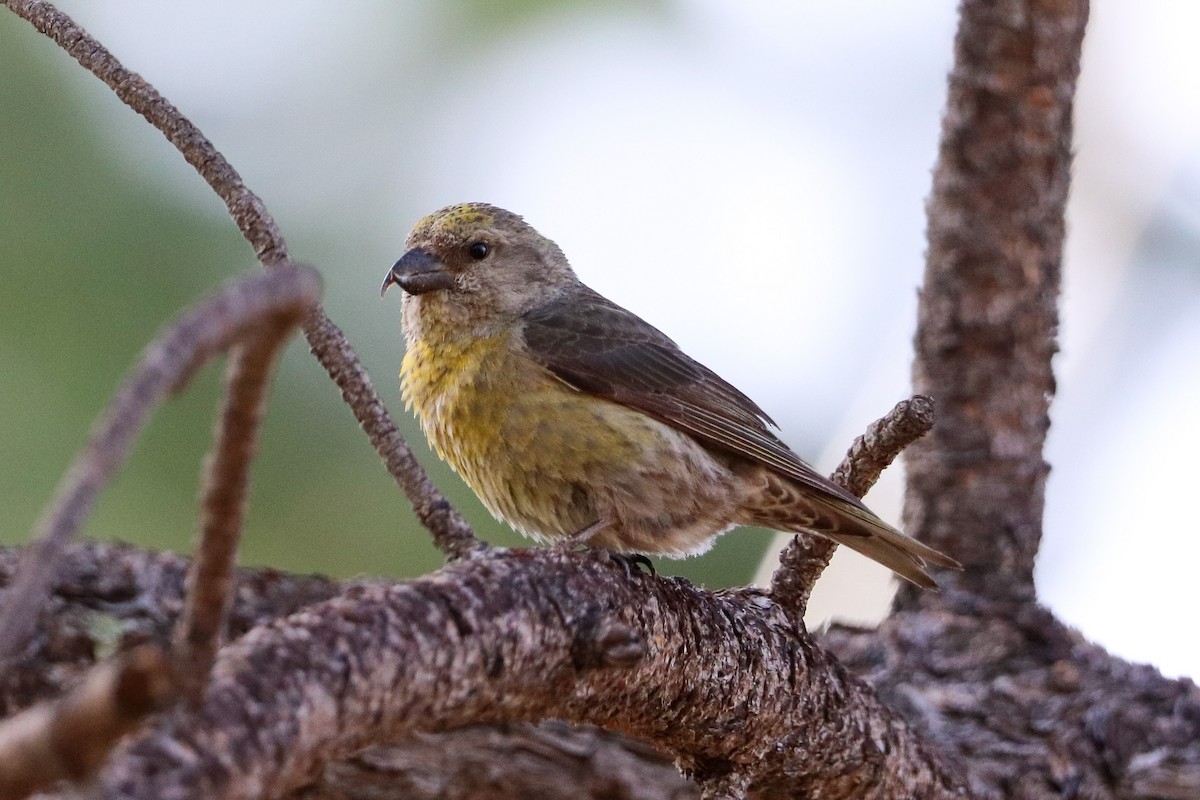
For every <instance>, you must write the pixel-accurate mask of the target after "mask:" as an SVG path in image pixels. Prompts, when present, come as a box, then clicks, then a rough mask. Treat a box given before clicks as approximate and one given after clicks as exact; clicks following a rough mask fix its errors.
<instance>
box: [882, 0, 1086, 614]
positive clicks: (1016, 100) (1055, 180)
mask: <svg viewBox="0 0 1200 800" xmlns="http://www.w3.org/2000/svg"><path fill="white" fill-rule="evenodd" d="M1087 16H1088V4H1087V0H1002V1H1001V2H992V1H991V0H963V3H962V6H961V12H960V20H961V21H960V24H959V29H958V35H957V38H956V40H955V64H954V69H953V70H952V72H951V73H950V86H949V98H948V100H947V107H946V114H945V117H944V119H943V123H942V142H941V147H940V150H939V152H938V161H937V167H936V169H935V171H934V178H933V194H932V196H931V197H930V200H929V205H928V215H929V252H928V255H927V261H926V270H925V284H924V288H923V289H922V291H921V299H920V306H919V310H918V317H919V318H918V329H917V336H916V360H915V362H914V365H913V383H914V386H915V389H916V391H918V392H920V393H921V394H927V395H929V396H930V397H932V398H933V399H934V401H935V402H936V403H937V407H938V425H937V427H936V428H935V429H934V431H933V435H932V436H931V437H929V438H927V439H925V440H924V441H921V442H918V443H917V444H916V445H914V446H913V447H912V449H911V450H910V451H909V453H908V457H907V461H906V465H907V468H908V491H907V493H906V495H905V510H904V527H905V530H907V531H908V533H909V534H911V535H914V536H917V537H918V538H919V539H921V540H922V541H923V542H925V543H926V544H929V545H931V546H932V547H935V548H937V549H939V550H942V551H944V552H947V553H950V554H952V555H953V556H954V557H955V558H957V559H958V560H959V561H961V562H963V564H964V566H965V568H966V569H965V571H964V572H963V573H961V574H958V575H948V576H947V580H948V581H950V582H953V583H954V584H956V585H958V586H962V587H969V588H970V589H971V590H972V591H975V592H979V593H982V594H987V595H992V596H997V597H999V596H1006V597H1013V598H1020V599H1032V598H1033V597H1034V588H1033V562H1034V558H1035V557H1036V555H1037V549H1038V545H1039V543H1040V540H1041V529H1042V527H1041V526H1042V508H1043V501H1044V496H1045V484H1046V475H1047V472H1048V470H1049V468H1048V466H1047V465H1046V463H1045V461H1044V460H1043V458H1042V445H1043V442H1044V440H1045V435H1046V430H1047V428H1048V427H1049V424H1050V423H1049V417H1048V416H1047V411H1048V408H1049V402H1050V398H1051V396H1052V395H1053V394H1054V374H1053V372H1052V370H1051V364H1050V359H1051V356H1053V354H1054V352H1055V350H1056V343H1055V334H1056V332H1057V327H1058V311H1057V301H1058V292H1059V278H1060V272H1061V262H1062V242H1063V218H1064V213H1065V206H1066V201H1067V190H1068V187H1069V185H1070V161H1071V132H1072V130H1071V128H1072V126H1071V114H1072V108H1073V101H1074V97H1075V82H1076V78H1077V77H1078V75H1079V53H1080V48H1081V44H1082V40H1083V30H1084V25H1085V23H1086V22H1087ZM918 595H919V593H917V592H912V591H909V590H908V589H907V587H902V589H901V593H900V595H899V598H898V602H899V603H900V604H901V605H902V606H903V605H908V604H911V603H915V602H919V601H920V598H919V596H918ZM924 602H932V600H931V599H929V598H926V599H925V600H924Z"/></svg>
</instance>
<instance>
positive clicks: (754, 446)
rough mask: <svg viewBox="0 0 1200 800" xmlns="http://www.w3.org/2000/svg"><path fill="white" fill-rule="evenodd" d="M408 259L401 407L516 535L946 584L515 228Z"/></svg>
mask: <svg viewBox="0 0 1200 800" xmlns="http://www.w3.org/2000/svg"><path fill="white" fill-rule="evenodd" d="M406 246H407V247H408V248H409V249H408V251H407V252H406V253H405V254H404V255H403V256H402V257H401V258H400V260H399V261H397V262H396V264H395V265H394V266H393V267H392V269H391V270H390V271H389V272H388V274H387V277H386V278H385V279H384V282H383V289H382V291H384V292H386V291H387V289H388V288H389V287H390V286H391V285H392V284H393V283H394V284H398V285H399V286H400V288H401V289H403V290H404V304H403V317H404V337H405V340H406V342H407V345H408V349H407V352H406V353H405V356H404V364H403V367H402V369H401V373H400V376H401V385H402V388H403V394H404V398H405V402H406V403H407V405H408V406H409V407H411V408H412V409H413V410H414V411H415V412H416V415H417V418H418V419H419V420H420V423H421V426H422V428H423V429H424V431H425V435H426V436H427V437H428V438H429V441H430V443H431V444H432V445H433V448H434V449H435V450H436V451H437V453H438V455H439V456H441V457H442V458H443V459H445V460H446V461H447V462H449V464H450V466H452V467H453V468H454V469H455V471H457V472H458V473H459V475H461V476H462V477H463V479H464V480H465V481H466V482H467V484H468V485H469V486H470V487H471V488H472V489H473V490H474V491H475V493H476V494H477V495H479V498H480V500H482V501H483V504H484V505H485V506H487V508H488V510H489V511H491V512H492V513H493V514H494V515H495V516H497V517H499V518H500V519H502V520H504V521H506V522H508V523H509V524H510V525H512V526H513V527H514V528H516V529H517V530H518V531H520V532H521V533H523V534H525V535H527V536H530V537H533V538H534V539H537V540H541V541H564V540H565V541H567V542H587V543H588V544H590V545H593V546H598V547H605V548H608V549H610V550H614V551H618V552H625V553H660V554H662V555H666V556H672V557H682V556H688V555H694V554H698V553H702V552H704V551H705V550H707V549H708V548H709V547H710V546H711V545H712V542H713V540H714V539H715V538H716V536H717V535H718V534H720V533H722V532H724V531H726V530H728V529H729V528H731V527H733V526H735V525H758V526H763V527H767V528H774V529H777V530H782V531H810V532H812V533H816V534H819V535H821V536H826V537H828V538H830V539H832V540H834V541H836V542H838V543H839V544H844V545H846V546H847V547H850V548H851V549H853V550H857V551H858V552H860V553H862V554H863V555H866V556H868V557H870V558H873V559H875V560H876V561H878V562H880V563H881V564H883V565H885V566H887V567H889V568H891V569H892V570H894V571H895V572H897V573H898V574H900V575H901V576H903V577H905V578H907V579H908V580H910V581H912V582H913V583H916V584H918V585H920V586H927V587H928V586H933V585H934V583H933V580H932V579H931V578H930V577H929V575H928V573H927V572H926V567H927V566H929V565H937V566H945V567H957V566H958V564H957V562H955V561H954V560H953V559H951V558H948V557H947V556H944V555H942V554H941V553H939V552H938V551H936V550H934V549H932V548H929V547H926V546H925V545H923V544H921V543H920V542H918V541H916V540H914V539H911V538H909V537H908V536H905V535H904V534H903V533H901V532H900V531H898V530H896V529H895V528H892V527H891V526H889V525H888V524H887V523H885V522H883V521H882V520H880V519H879V518H878V517H877V516H875V515H874V514H873V513H871V511H869V510H868V509H867V507H866V506H864V505H863V504H862V502H861V501H860V500H859V499H858V498H857V497H855V496H854V495H852V494H850V493H849V492H847V491H846V490H845V489H843V488H841V487H840V486H838V485H837V484H835V483H833V482H831V481H829V480H826V479H825V478H824V477H822V476H821V475H819V474H818V473H817V472H815V471H814V470H813V469H812V467H810V466H809V465H808V464H806V463H804V462H803V461H801V460H800V458H799V456H797V455H796V454H795V453H793V452H792V451H791V450H790V449H789V448H788V447H787V445H785V444H784V443H783V442H781V441H780V440H779V438H778V437H777V436H775V434H774V433H772V432H771V429H770V427H768V426H770V425H773V424H774V423H773V422H771V420H770V419H769V418H768V417H767V415H766V414H765V413H764V412H763V411H762V409H760V408H759V407H758V406H757V405H756V404H755V403H754V402H753V401H752V400H750V399H749V398H748V397H746V396H745V395H744V394H742V393H741V392H739V391H738V390H737V389H735V388H734V387H733V386H731V385H730V384H729V383H727V382H726V381H724V380H722V379H721V378H720V376H718V375H717V374H716V373H714V372H712V371H711V370H709V369H708V368H706V367H704V366H703V365H701V364H699V363H698V362H696V361H694V360H692V359H691V358H689V357H688V356H687V355H686V354H685V353H684V352H683V351H682V350H680V349H679V347H678V346H677V345H676V344H675V343H674V342H673V341H671V339H669V338H667V336H666V335H664V334H663V333H661V332H660V331H658V330H657V329H656V328H654V327H653V326H651V325H650V324H649V323H647V322H645V321H644V320H642V319H641V318H640V317H638V316H637V315H635V314H633V313H632V312H630V311H627V310H625V309H624V308H621V307H620V306H618V305H617V304H616V303H613V302H612V301H610V300H608V299H606V298H604V297H602V296H601V295H599V294H597V293H596V292H594V291H592V290H591V289H589V288H588V287H587V286H585V285H583V284H582V283H581V282H580V281H579V279H578V278H576V277H575V273H574V272H573V271H572V269H571V267H570V265H569V264H568V263H567V259H566V257H565V256H564V255H563V253H562V251H561V250H559V248H558V246H557V245H555V244H554V242H552V241H550V240H549V239H547V238H546V237H544V236H542V235H541V234H539V233H538V232H537V231H535V230H534V229H533V228H532V227H530V226H529V225H528V224H526V223H525V221H524V220H522V219H521V217H519V216H517V215H516V214H513V213H512V212H509V211H505V210H503V209H500V208H496V207H494V206H489V205H484V204H480V203H468V204H463V205H456V206H450V207H448V208H444V209H442V210H440V211H437V212H435V213H433V214H430V215H429V216H428V217H425V218H424V219H422V220H421V221H420V222H418V223H417V224H416V227H414V228H413V230H412V232H411V233H410V234H409V236H408V240H407V243H406ZM568 537H569V538H568Z"/></svg>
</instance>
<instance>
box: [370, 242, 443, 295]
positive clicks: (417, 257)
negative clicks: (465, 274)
mask: <svg viewBox="0 0 1200 800" xmlns="http://www.w3.org/2000/svg"><path fill="white" fill-rule="evenodd" d="M393 283H396V284H399V285H400V288H401V289H403V290H404V291H406V292H408V293H409V294H425V293H426V292H440V291H442V290H444V289H449V288H450V287H452V286H453V285H454V276H453V275H452V274H451V273H449V272H448V271H447V270H446V265H445V264H443V263H442V262H441V261H440V260H439V259H438V257H437V256H435V255H434V254H433V253H431V252H429V251H428V250H422V249H421V248H420V247H414V248H413V249H412V250H409V251H408V252H407V253H405V254H404V255H402V256H400V260H399V261H397V262H396V263H395V264H393V265H392V268H391V269H390V270H389V271H388V274H387V275H386V276H385V277H384V279H383V286H382V287H380V289H379V296H380V297H382V296H383V295H384V294H385V293H386V292H387V290H388V287H389V286H391V285H392V284H393Z"/></svg>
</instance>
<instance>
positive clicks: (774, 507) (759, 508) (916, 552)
mask: <svg viewBox="0 0 1200 800" xmlns="http://www.w3.org/2000/svg"><path fill="white" fill-rule="evenodd" d="M767 476H768V480H767V486H766V487H765V488H764V491H763V492H762V494H761V495H759V497H758V498H756V499H755V501H752V502H751V503H748V504H747V506H746V508H747V510H749V511H751V513H752V516H753V520H752V524H755V525H762V526H765V527H768V528H775V529H776V530H785V531H793V532H797V533H798V532H800V531H806V532H809V533H815V534H817V535H819V536H824V537H826V538H828V539H832V540H833V541H835V542H837V543H838V544H843V545H845V546H846V547H849V548H850V549H851V550H854V551H856V552H859V553H862V554H863V555H864V556H866V557H867V558H870V559H872V560H873V561H877V562H879V563H880V564H882V565H883V566H885V567H887V568H888V569H890V570H891V571H892V572H895V573H896V574H897V575H899V576H900V577H902V578H904V579H905V580H908V581H911V582H913V583H915V584H916V585H917V586H921V587H923V588H926V589H933V588H936V587H937V584H936V583H935V582H934V580H933V578H931V577H930V576H929V573H928V572H927V571H926V568H927V567H930V566H937V567H946V568H948V569H962V565H961V564H959V563H958V562H957V561H955V560H954V559H953V558H950V557H949V556H947V555H945V554H944V553H941V552H939V551H937V550H934V549H933V548H932V547H929V546H928V545H924V544H921V543H920V542H918V541H917V540H916V539H913V538H912V537H911V536H906V535H905V534H903V533H901V532H900V531H898V530H896V529H895V528H893V527H892V526H891V525H888V524H887V523H886V522H884V521H883V520H881V519H880V518H879V517H877V516H875V515H874V514H873V513H871V511H870V510H869V509H867V508H866V507H865V506H857V505H852V504H850V503H848V502H846V501H845V500H842V499H841V498H837V497H829V496H820V495H816V494H814V493H813V492H812V490H811V489H807V488H805V487H801V486H797V485H796V484H794V483H792V482H791V481H789V480H787V479H786V478H783V477H782V476H779V475H776V474H774V473H768V474H767ZM757 501H761V502H757Z"/></svg>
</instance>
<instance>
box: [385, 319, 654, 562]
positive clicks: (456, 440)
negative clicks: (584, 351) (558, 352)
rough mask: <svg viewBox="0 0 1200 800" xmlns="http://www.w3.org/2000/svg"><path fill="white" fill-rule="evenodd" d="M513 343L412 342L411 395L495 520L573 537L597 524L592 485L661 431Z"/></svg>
mask: <svg viewBox="0 0 1200 800" xmlns="http://www.w3.org/2000/svg"><path fill="white" fill-rule="evenodd" d="M514 336H515V334H514V333H513V332H511V331H506V332H504V333H502V334H499V335H496V336H492V337H490V338H478V339H471V340H468V341H457V342H452V341H446V340H442V341H440V342H438V343H437V344H436V345H432V344H430V343H429V342H428V341H426V340H422V339H417V340H416V341H410V342H409V349H408V352H407V353H406V354H405V357H404V364H403V367H402V370H401V385H402V388H403V393H404V398H405V401H406V403H407V404H408V405H409V406H410V407H411V408H412V409H413V411H414V412H415V413H416V415H417V418H418V419H419V420H420V422H421V426H422V428H423V429H424V431H425V435H426V436H427V437H428V439H429V441H430V444H431V445H432V446H433V448H434V450H435V451H436V452H437V453H438V455H439V456H440V457H441V458H443V459H444V460H445V461H446V462H448V463H449V464H450V466H451V467H453V468H454V470H455V471H456V472H458V473H459V474H460V475H461V476H462V477H463V479H464V480H465V481H466V482H467V484H468V485H469V486H470V487H471V488H472V489H473V490H474V491H475V493H476V494H477V495H479V498H480V500H482V501H483V503H484V505H485V506H487V507H488V509H489V510H490V511H491V512H492V513H493V514H495V515H496V516H498V517H500V518H502V519H504V520H506V521H507V522H509V523H510V524H511V525H513V527H515V528H517V529H518V530H520V531H522V532H523V533H526V534H528V535H531V536H535V537H537V538H548V537H554V536H561V535H567V534H570V533H573V532H574V531H576V530H579V529H580V528H583V527H584V526H586V525H588V524H590V523H591V522H594V521H595V518H596V514H597V509H596V505H595V503H596V499H597V498H596V497H595V496H594V495H593V492H592V491H591V489H592V487H595V486H597V485H601V484H603V483H605V482H606V481H607V479H608V478H609V476H611V474H612V472H613V470H614V469H617V470H622V469H626V468H629V467H632V466H633V465H634V464H636V463H637V461H638V460H639V458H640V456H641V454H642V453H643V452H646V451H647V450H648V449H653V443H654V440H655V439H656V437H657V436H658V435H659V428H660V426H658V424H657V423H655V422H653V421H651V420H649V419H648V418H646V417H644V416H643V415H641V414H638V413H637V412H634V411H632V410H630V409H627V408H625V407H623V406H620V405H618V404H616V403H612V402H609V401H607V400H603V399H599V398H596V397H593V396H591V395H587V394H583V393H580V392H578V391H576V390H574V389H572V388H571V387H569V386H567V385H565V384H563V383H562V382H561V381H559V380H557V379H556V378H554V377H553V376H552V375H551V374H550V373H549V372H547V371H546V370H545V369H544V368H543V367H541V366H540V365H539V364H537V363H535V362H533V361H532V360H531V359H529V358H528V357H527V356H525V355H524V354H523V353H522V352H521V351H520V344H519V342H517V341H515V340H514Z"/></svg>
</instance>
